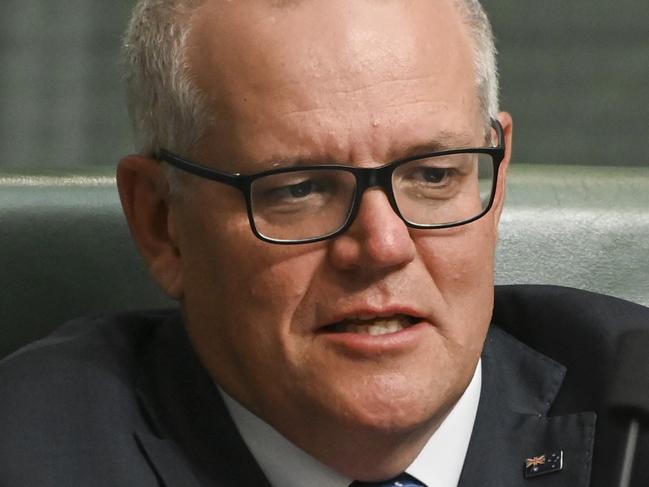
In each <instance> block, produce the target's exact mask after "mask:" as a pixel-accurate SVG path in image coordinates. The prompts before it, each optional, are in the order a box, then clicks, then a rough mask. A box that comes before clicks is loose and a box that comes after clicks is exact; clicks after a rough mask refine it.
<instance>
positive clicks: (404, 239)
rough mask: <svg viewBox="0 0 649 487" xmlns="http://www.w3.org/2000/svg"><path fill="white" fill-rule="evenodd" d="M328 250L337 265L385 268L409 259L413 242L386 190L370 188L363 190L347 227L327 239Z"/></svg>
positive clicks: (356, 267) (399, 264)
mask: <svg viewBox="0 0 649 487" xmlns="http://www.w3.org/2000/svg"><path fill="white" fill-rule="evenodd" d="M329 252H330V257H331V260H332V263H333V265H334V266H336V267H337V268H339V269H344V270H349V269H358V270H385V269H390V268H398V267H401V266H404V265H406V264H407V263H409V262H411V261H412V260H413V259H414V257H415V243H414V241H413V239H412V237H411V235H410V231H409V229H408V227H407V226H406V224H405V223H404V222H403V220H402V219H401V218H400V217H399V215H397V214H396V213H395V212H394V210H393V209H392V206H391V205H390V202H389V200H388V198H387V196H386V194H385V193H384V192H383V191H382V190H381V189H380V188H372V189H368V190H367V191H365V193H364V194H363V197H362V200H361V203H360V207H359V209H358V213H357V215H356V218H355V220H354V222H353V223H352V225H351V227H349V229H348V230H347V231H346V232H345V233H343V234H341V235H339V236H338V237H336V238H334V239H332V240H331V243H330V249H329Z"/></svg>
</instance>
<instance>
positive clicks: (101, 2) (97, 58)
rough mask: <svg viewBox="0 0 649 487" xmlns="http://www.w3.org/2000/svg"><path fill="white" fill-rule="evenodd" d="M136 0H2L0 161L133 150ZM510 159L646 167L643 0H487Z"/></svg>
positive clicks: (648, 83) (99, 156)
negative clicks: (132, 20)
mask: <svg viewBox="0 0 649 487" xmlns="http://www.w3.org/2000/svg"><path fill="white" fill-rule="evenodd" d="M134 3H135V2H134V0H58V1H54V0H2V7H3V8H2V9H1V10H2V15H1V16H0V60H1V62H2V67H1V69H0V155H1V157H0V166H4V167H28V166H33V167H38V168H48V167H57V166H61V167H65V166H67V167H74V166H81V165H88V164H90V165H106V164H114V163H115V162H116V161H117V160H118V159H119V157H120V156H121V155H123V154H125V153H128V152H131V151H132V150H133V147H132V143H131V136H130V127H129V122H128V118H127V115H126V109H125V104H124V96H123V91H124V90H123V85H122V82H121V79H120V69H119V45H120V37H121V34H122V31H123V30H124V27H125V26H126V22H127V19H128V15H129V11H130V9H131V7H132V6H133V4H134ZM483 3H484V5H485V7H486V9H487V10H488V12H489V14H490V16H491V19H492V22H493V24H494V29H495V31H496V34H497V37H498V48H499V50H500V66H501V83H502V107H503V109H506V110H508V111H510V112H511V113H512V114H513V115H514V120H515V162H516V163H560V164H593V165H629V166H645V165H649V2H647V1H644V0H617V1H612V0H608V1H606V0H570V1H568V0H544V1H542V2H539V1H533V0H483Z"/></svg>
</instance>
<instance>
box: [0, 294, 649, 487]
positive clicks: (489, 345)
mask: <svg viewBox="0 0 649 487" xmlns="http://www.w3.org/2000/svg"><path fill="white" fill-rule="evenodd" d="M496 297H497V302H496V311H495V314H494V323H496V324H497V326H496V325H494V326H493V327H492V329H491V330H490V332H489V335H488V338H487V342H486V344H485V349H484V353H483V388H482V393H481V398H480V406H479V409H478V417H477V420H476V426H475V428H474V431H473V436H472V439H471V444H470V446H469V451H468V454H467V458H466V462H465V465H464V470H463V473H462V477H461V480H460V486H461V487H514V486H527V485H529V486H530V487H544V486H552V487H586V486H588V485H592V486H597V487H610V486H612V485H614V480H613V479H614V478H616V477H617V469H618V463H619V460H620V458H621V453H622V447H623V443H624V434H623V433H624V428H623V426H622V425H619V424H617V423H616V422H615V421H614V420H613V419H612V418H610V417H609V416H608V415H607V414H606V411H605V387H604V385H605V383H606V377H607V374H608V373H609V372H610V370H611V368H612V367H614V353H613V350H614V342H615V337H616V336H617V335H618V334H619V333H620V332H622V331H624V330H626V329H631V328H638V327H647V326H649V310H648V309H646V308H643V307H642V306H638V305H634V304H631V303H628V302H625V301H621V300H617V299H613V298H607V297H603V296H599V295H595V294H592V293H586V292H581V291H574V290H568V289H565V288H555V287H545V286H524V287H522V286H509V287H503V288H499V289H497V293H496ZM514 336H516V337H517V338H514ZM520 340H523V341H525V342H526V343H527V344H523V343H522V342H521V341H520ZM561 364H563V365H561ZM558 451H563V453H564V459H565V460H564V468H563V470H561V471H560V472H557V473H551V474H548V475H546V476H543V477H538V478H536V479H533V480H527V479H525V478H524V475H523V471H524V462H525V460H526V459H527V458H532V457H536V456H541V455H543V454H546V455H549V454H551V453H553V452H558ZM638 455H639V456H640V458H641V459H643V460H646V459H648V455H649V435H648V434H647V432H646V431H645V432H644V433H643V435H642V437H641V444H640V446H639V450H638ZM591 466H592V475H591ZM85 485H93V486H111V487H114V486H122V485H124V486H138V487H139V486H143V487H144V486H146V487H148V486H151V487H153V486H167V487H172V486H174V487H175V486H179V487H194V486H195V487H199V486H200V487H203V486H204V487H207V486H218V487H226V486H228V487H230V486H231V487H234V486H237V487H241V486H243V487H245V486H264V487H268V486H269V484H268V481H267V480H266V479H265V477H264V475H263V473H262V472H261V470H260V468H259V467H258V466H257V464H256V463H255V461H254V459H253V457H252V456H251V454H250V452H249V451H248V449H247V448H246V446H245V444H244V443H243V441H242V440H241V438H240V436H239V434H238V432H237V430H236V427H235V426H234V424H233V422H232V420H231V419H230V418H229V416H228V413H227V411H226V409H225V407H224V405H223V403H222V401H221V398H220V396H219V394H218V392H217V391H216V389H215V388H214V386H213V384H212V383H211V381H210V378H209V377H208V375H207V373H206V372H205V371H204V369H203V368H202V367H201V365H200V364H199V362H198V360H197V359H196V357H195V355H194V354H193V352H192V350H191V347H190V345H189V342H188V340H187V337H186V336H185V333H184V331H183V327H182V321H181V318H180V315H179V313H178V312H177V311H159V312H138V313H125V314H121V315H116V316H112V317H97V318H86V319H82V320H77V321H74V322H71V323H69V324H67V325H65V326H64V327H62V328H61V329H59V330H58V331H57V332H56V333H54V334H53V335H51V336H50V337H48V338H46V339H44V340H41V341H40V342H36V343H34V344H32V345H30V346H28V347H27V348H25V349H23V350H21V351H19V352H17V353H16V354H14V355H12V356H11V357H9V358H8V359H6V360H5V361H4V362H3V363H2V364H1V365H0V487H35V486H38V487H55V486H56V487H61V486H75V487H76V486H85ZM647 485H649V468H648V466H647V462H646V461H639V462H637V463H636V474H635V476H634V481H633V486H634V487H640V486H643V487H646V486H647Z"/></svg>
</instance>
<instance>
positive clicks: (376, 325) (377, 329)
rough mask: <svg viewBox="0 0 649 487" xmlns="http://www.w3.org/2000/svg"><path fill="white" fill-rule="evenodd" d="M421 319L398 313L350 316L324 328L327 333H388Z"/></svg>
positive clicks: (395, 331)
mask: <svg viewBox="0 0 649 487" xmlns="http://www.w3.org/2000/svg"><path fill="white" fill-rule="evenodd" d="M420 321H421V318H418V317H415V316H410V315H404V314H398V315H394V316H381V317H350V318H347V319H345V320H342V321H339V322H338V323H333V324H331V325H328V326H325V327H323V328H322V331H323V332H325V333H359V334H362V335H372V336H378V335H387V334H389V333H397V332H399V331H401V330H405V329H406V328H409V327H411V326H413V325H415V324H417V323H419V322H420Z"/></svg>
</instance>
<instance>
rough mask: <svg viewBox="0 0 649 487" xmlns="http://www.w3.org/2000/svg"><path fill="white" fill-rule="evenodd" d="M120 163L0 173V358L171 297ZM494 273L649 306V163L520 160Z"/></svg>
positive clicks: (503, 279)
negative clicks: (139, 240) (145, 254)
mask: <svg viewBox="0 0 649 487" xmlns="http://www.w3.org/2000/svg"><path fill="white" fill-rule="evenodd" d="M113 173H114V170H113V169H111V168H103V169H82V170H79V171H68V172H63V171H59V172H51V173H49V174H48V173H46V172H40V173H32V174H29V173H25V172H22V173H21V172H8V171H6V170H5V171H4V172H1V173H0V229H1V232H2V233H1V234H0V272H1V273H2V286H0V357H2V356H4V355H6V354H8V353H9V352H11V351H12V350H15V349H16V348H18V347H19V346H21V345H23V344H25V343H27V342H29V341H31V340H34V339H36V338H38V337H40V336H43V335H45V334H47V333H48V332H49V331H51V330H52V329H54V328H55V327H57V326H58V325H60V324H61V323H62V322H64V321H65V320H68V319H70V318H73V317H75V316H80V315H89V314H97V313H107V312H111V311H117V310H124V309H134V308H151V307H160V306H169V305H173V304H174V303H173V302H172V301H171V300H169V299H168V298H167V297H165V296H164V295H163V294H162V293H161V292H160V291H159V290H158V289H157V287H156V286H155V285H154V284H153V282H152V281H151V280H150V279H149V277H148V275H147V272H146V269H145V266H144V263H143V261H142V260H141V258H140V257H139V255H138V253H137V251H136V249H135V247H134V245H133V243H132V242H131V240H130V237H129V234H128V229H127V227H126V224H125V222H124V219H123V217H122V214H121V208H120V206H119V199H118V196H117V191H116V189H115V182H114V177H113ZM496 280H497V282H498V283H500V284H505V283H507V284H511V283H547V284H561V285H566V286H574V287H579V288H583V289H589V290H593V291H599V292H603V293H607V294H612V295H615V296H619V297H623V298H626V299H629V300H632V301H636V302H639V303H642V304H645V305H649V168H602V167H597V168H596V167H577V166H522V165H521V166H514V167H513V168H512V170H511V174H510V179H509V186H508V195H507V202H506V205H505V211H504V213H503V221H502V226H501V243H500V246H499V250H498V256H497V272H496Z"/></svg>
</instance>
